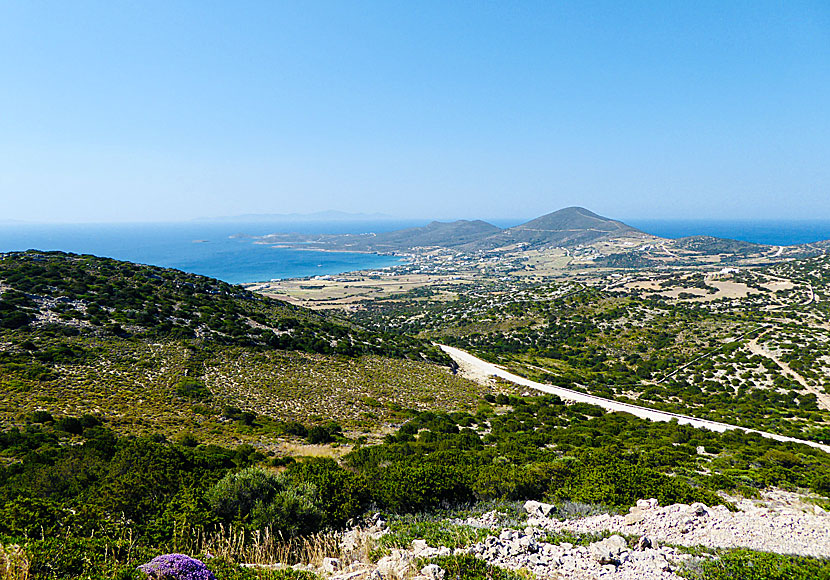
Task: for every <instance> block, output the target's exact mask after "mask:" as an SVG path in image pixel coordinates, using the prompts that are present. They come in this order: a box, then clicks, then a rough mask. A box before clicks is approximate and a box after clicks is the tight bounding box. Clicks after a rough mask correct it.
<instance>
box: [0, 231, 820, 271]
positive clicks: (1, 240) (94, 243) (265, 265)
mask: <svg viewBox="0 0 830 580" xmlns="http://www.w3.org/2000/svg"><path fill="white" fill-rule="evenodd" d="M427 221H428V220H376V221H314V222H292V223H285V222H199V221H193V222H185V223H126V224H125V223H119V224H30V223H5V224H0V252H10V251H20V250H28V249H38V250H61V251H64V252H72V253H76V254H93V255H96V256H104V257H109V258H115V259H118V260H128V261H131V262H138V263H141V264H151V265H154V266H162V267H166V268H176V269H178V270H183V271H185V272H190V273H194V274H202V275H205V276H210V277H213V278H218V279H220V280H224V281H226V282H230V283H232V284H243V283H251V282H264V281H269V280H279V279H285V278H305V277H313V276H322V275H334V274H340V273H344V272H353V271H356V270H374V269H381V268H385V267H389V266H394V265H397V264H400V263H401V262H402V259H401V258H400V257H398V256H389V255H378V254H367V253H353V252H320V251H313V250H297V249H290V248H276V247H273V246H269V245H263V244H256V243H254V241H255V240H254V239H252V238H251V236H262V235H265V234H271V233H290V232H297V233H303V234H315V233H331V234H345V233H365V232H384V231H393V230H397V229H402V228H407V227H414V226H422V225H425V224H426V223H427ZM489 221H491V223H494V224H495V225H498V226H499V227H509V226H512V225H516V224H518V223H521V221H523V220H510V221H505V220H489ZM626 223H628V224H630V225H632V226H634V227H636V228H639V229H641V230H643V231H645V232H648V233H650V234H654V235H657V236H661V237H666V238H679V237H684V236H693V235H708V236H716V237H721V238H731V239H736V240H743V241H747V242H755V243H761V244H770V245H791V244H804V243H810V242H816V241H820V240H827V239H830V220H802V221H784V220H776V221H772V220H767V221H760V220H756V221H735V220H637V219H630V220H626Z"/></svg>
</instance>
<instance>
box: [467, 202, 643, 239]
mask: <svg viewBox="0 0 830 580" xmlns="http://www.w3.org/2000/svg"><path fill="white" fill-rule="evenodd" d="M637 233H641V232H640V231H639V230H637V229H636V228H633V227H631V226H629V225H627V224H624V223H623V222H621V221H618V220H613V219H610V218H606V217H603V216H600V215H597V214H595V213H594V212H592V211H589V210H587V209H585V208H584V207H566V208H564V209H560V210H559V211H555V212H552V213H549V214H546V215H543V216H541V217H538V218H536V219H533V220H530V221H529V222H525V223H523V224H520V225H518V226H513V227H512V228H508V229H506V230H502V231H501V232H499V233H498V234H495V235H492V236H488V237H487V238H485V239H483V240H481V241H479V242H478V243H477V244H475V246H474V247H472V248H471V249H495V248H499V247H503V246H509V245H512V244H519V243H520V244H524V245H526V246H528V247H530V248H536V247H542V246H575V245H578V244H588V243H591V242H594V241H596V240H598V239H600V238H612V237H617V236H620V235H626V234H637Z"/></svg>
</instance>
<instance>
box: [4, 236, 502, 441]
mask: <svg viewBox="0 0 830 580" xmlns="http://www.w3.org/2000/svg"><path fill="white" fill-rule="evenodd" d="M436 363H437V364H436ZM453 366H454V365H453V363H452V361H451V360H448V359H447V358H446V355H444V354H443V353H441V352H440V351H438V349H437V348H436V347H435V346H433V345H432V344H431V343H430V342H428V341H425V340H421V339H417V338H414V337H411V336H406V335H402V334H397V335H393V334H387V333H382V332H377V331H372V330H367V329H366V328H363V327H361V326H359V325H357V324H355V323H353V322H351V321H349V320H346V319H342V318H336V317H334V316H332V315H329V314H320V313H315V312H313V311H310V310H307V309H304V308H300V307H296V306H293V305H289V304H286V303H284V302H282V301H280V300H275V299H271V298H267V297H264V296H261V295H258V294H254V293H251V292H248V291H246V290H244V289H242V288H240V287H238V286H232V285H230V284H226V283H224V282H220V281H218V280H214V279H211V278H206V277H203V276H196V275H191V274H186V273H184V272H180V271H177V270H170V269H165V268H157V267H152V266H144V265H139V264H132V263H129V262H121V261H117V260H111V259H106V258H97V257H94V256H84V255H81V256H79V255H72V254H64V253H59V252H38V251H29V252H21V253H11V254H0V429H2V427H3V426H5V427H11V426H18V427H21V426H25V425H26V424H27V423H28V422H30V421H31V420H32V419H31V418H32V417H33V416H34V415H33V414H34V413H36V412H41V411H42V412H47V413H51V414H52V415H53V416H55V417H56V418H57V417H60V416H72V417H77V416H81V415H84V414H94V415H97V416H99V417H100V418H102V419H104V420H105V421H106V422H108V424H109V425H110V426H112V427H113V428H116V429H118V430H119V431H121V432H129V433H141V432H149V431H156V432H158V431H162V432H167V433H169V434H174V433H181V432H182V431H190V432H192V433H194V434H196V435H197V436H199V437H200V438H202V439H203V440H204V439H208V440H212V441H218V442H223V441H224V442H228V441H230V440H238V438H239V437H243V438H244V437H248V436H249V435H250V437H254V436H257V437H259V436H263V435H268V434H269V433H272V431H268V429H273V426H274V425H275V423H274V422H275V421H277V420H293V421H301V422H303V423H305V424H309V423H312V424H320V423H321V422H324V421H326V420H337V421H339V422H341V424H342V425H343V426H344V428H353V429H361V430H369V431H371V430H374V429H376V428H377V427H379V426H380V425H382V424H384V423H387V422H390V421H396V420H400V417H401V413H402V410H403V409H411V408H433V405H434V406H435V408H449V409H459V408H471V406H473V405H475V403H476V401H477V400H478V399H479V398H480V397H481V396H482V395H483V394H484V393H485V392H489V389H487V388H484V387H480V386H478V385H476V384H474V383H472V382H470V381H467V380H465V379H462V378H461V377H457V376H454V375H453V374H452V372H451V370H452V367H453ZM242 411H245V412H246V413H248V414H249V415H248V417H249V419H248V420H247V422H246V423H245V424H244V425H241V426H240V425H239V424H238V421H236V420H237V419H238V417H239V416H240V415H239V414H240V413H241V412H242ZM251 417H253V418H257V417H261V418H262V420H261V421H260V419H256V420H255V421H254V422H253V423H252V422H251V419H250V418H251ZM235 421H236V422H235Z"/></svg>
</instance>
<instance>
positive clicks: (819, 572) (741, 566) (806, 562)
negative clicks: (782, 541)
mask: <svg viewBox="0 0 830 580" xmlns="http://www.w3.org/2000/svg"><path fill="white" fill-rule="evenodd" d="M696 567H697V569H696V570H692V569H687V570H685V571H684V572H683V574H684V576H686V577H687V578H690V579H693V580H827V579H828V578H830V560H828V559H826V558H821V559H819V558H808V557H805V556H783V555H780V554H769V553H766V552H752V551H750V550H735V551H731V552H727V553H725V554H723V555H721V556H720V557H719V558H717V559H716V560H705V561H703V562H699V563H698V564H697V566H696Z"/></svg>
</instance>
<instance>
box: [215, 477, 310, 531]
mask: <svg viewBox="0 0 830 580" xmlns="http://www.w3.org/2000/svg"><path fill="white" fill-rule="evenodd" d="M207 500H208V503H209V504H210V506H211V508H212V509H213V510H214V512H215V513H216V514H217V515H218V516H219V517H220V518H222V519H223V520H224V521H225V522H226V523H229V524H230V523H239V524H242V525H243V526H245V527H246V528H248V529H251V530H258V529H263V528H269V527H270V528H273V529H275V530H279V531H280V532H281V533H282V534H283V535H284V536H286V537H292V536H298V535H300V534H305V533H311V532H314V531H316V530H317V529H318V528H319V527H320V522H321V521H322V519H323V511H322V510H321V509H320V508H319V507H318V505H317V504H318V499H317V488H316V487H315V486H314V485H312V484H310V483H295V482H293V481H291V480H289V479H288V478H287V477H286V476H285V475H284V474H282V473H274V472H270V471H266V470H265V469H261V468H257V467H250V468H248V469H243V470H242V471H239V472H236V473H229V474H227V475H226V476H225V477H223V478H222V479H221V480H219V482H217V483H216V485H214V486H213V487H212V488H211V489H210V490H209V491H208V493H207Z"/></svg>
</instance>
